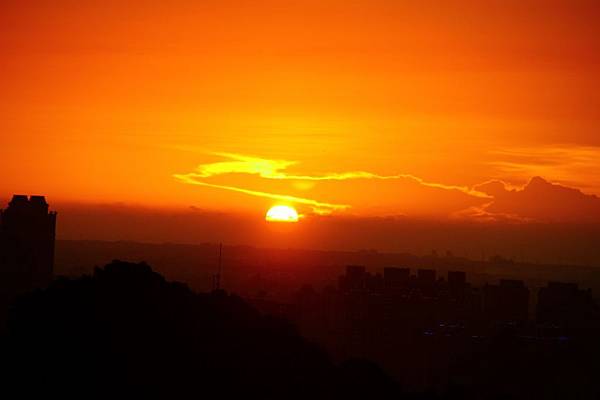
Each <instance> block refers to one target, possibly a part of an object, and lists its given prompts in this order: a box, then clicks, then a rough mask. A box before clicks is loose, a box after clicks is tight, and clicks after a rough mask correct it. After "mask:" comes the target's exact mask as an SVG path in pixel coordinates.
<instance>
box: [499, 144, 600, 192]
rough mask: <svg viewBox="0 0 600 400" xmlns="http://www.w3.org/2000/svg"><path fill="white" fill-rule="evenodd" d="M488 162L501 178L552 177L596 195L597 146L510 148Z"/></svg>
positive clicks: (599, 183) (599, 187)
mask: <svg viewBox="0 0 600 400" xmlns="http://www.w3.org/2000/svg"><path fill="white" fill-rule="evenodd" d="M491 154H492V155H493V156H494V157H496V158H497V159H496V160H494V161H491V162H489V163H488V164H490V165H491V166H492V167H494V169H495V170H496V171H497V175H498V176H499V177H502V178H503V179H510V180H520V181H526V180H528V179H529V178H531V177H532V176H545V177H552V179H553V180H554V181H556V182H559V183H562V184H564V185H567V186H575V187H579V188H585V189H586V190H587V191H589V192H592V193H596V194H600V147H594V146H577V145H568V144H565V145H553V146H536V147H513V148H507V149H501V150H497V151H493V152H492V153H491Z"/></svg>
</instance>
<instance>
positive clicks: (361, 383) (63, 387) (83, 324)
mask: <svg viewBox="0 0 600 400" xmlns="http://www.w3.org/2000/svg"><path fill="white" fill-rule="evenodd" d="M4 339H5V340H4V341H3V342H4V352H3V353H4V354H5V357H3V360H4V366H5V369H6V371H5V372H4V374H3V376H4V377H5V378H7V379H6V385H5V386H4V387H5V388H6V390H9V389H11V390H18V392H17V393H21V396H20V397H27V396H29V395H34V394H43V395H44V396H49V395H59V396H62V397H65V396H77V397H80V398H86V397H105V396H111V397H115V396H116V397H122V396H135V397H136V398H169V399H172V398H183V397H186V398H190V397H198V398H199V397H206V396H213V395H219V397H222V398H234V397H235V398H254V397H257V396H259V398H277V399H284V398H285V399H290V398H292V399H293V398H298V399H300V398H349V397H351V398H356V397H362V398H367V397H368V398H398V396H399V395H400V390H399V388H398V386H397V385H396V384H395V382H394V381H393V380H391V379H390V378H388V377H387V376H386V375H385V374H384V373H383V372H382V371H381V370H379V369H378V368H377V367H375V366H374V365H372V364H370V363H368V362H365V361H357V360H355V361H349V362H347V363H345V364H343V365H341V366H336V365H335V364H333V363H332V362H331V361H330V360H329V359H328V357H327V356H326V354H325V353H324V352H323V351H321V350H320V348H318V347H316V346H315V345H313V344H311V343H309V342H308V341H306V340H304V339H303V338H302V337H301V336H299V334H298V333H297V332H296V330H295V328H294V327H293V326H292V325H290V324H289V323H287V322H285V321H283V320H281V319H277V318H274V317H270V316H265V315H262V314H260V313H258V312H257V311H256V310H255V309H253V308H252V307H251V306H249V305H248V304H247V303H245V302H244V301H243V300H242V299H240V298H239V297H237V296H234V295H229V294H227V293H225V292H223V291H216V292H213V293H194V292H192V291H191V290H190V289H188V288H187V286H185V285H183V284H180V283H172V282H167V281H166V280H165V279H164V278H163V277H162V276H161V275H159V274H157V273H155V272H153V271H152V269H151V268H150V267H149V266H148V265H147V264H145V263H140V264H133V263H126V262H121V261H113V262H112V263H110V264H108V265H106V266H105V267H104V268H102V269H100V268H96V269H95V271H94V273H93V275H92V276H83V277H81V278H78V279H66V278H59V279H57V280H55V282H54V283H53V284H52V285H51V286H50V287H49V288H48V289H45V290H38V291H36V292H34V293H32V294H30V295H28V296H25V297H23V298H21V299H20V300H18V301H17V302H16V303H15V305H14V307H13V308H12V310H11V313H10V317H9V321H8V333H7V335H6V337H5V338H4Z"/></svg>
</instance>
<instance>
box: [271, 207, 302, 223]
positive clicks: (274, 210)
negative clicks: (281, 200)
mask: <svg viewBox="0 0 600 400" xmlns="http://www.w3.org/2000/svg"><path fill="white" fill-rule="evenodd" d="M265 219H266V220H267V221H273V222H298V212H296V210H295V209H294V208H293V207H290V206H281V205H280V206H273V207H271V208H270V209H269V211H267V215H266V216H265Z"/></svg>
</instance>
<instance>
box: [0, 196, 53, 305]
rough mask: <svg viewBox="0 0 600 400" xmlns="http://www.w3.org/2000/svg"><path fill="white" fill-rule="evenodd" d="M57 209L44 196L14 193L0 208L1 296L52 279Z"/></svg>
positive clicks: (27, 288) (12, 293)
mask: <svg viewBox="0 0 600 400" xmlns="http://www.w3.org/2000/svg"><path fill="white" fill-rule="evenodd" d="M55 229H56V212H54V211H48V203H46V199H45V198H44V196H31V197H29V198H28V197H27V196H25V195H14V196H13V198H12V200H11V201H10V203H9V204H8V207H7V208H6V209H4V210H0V295H2V297H4V298H5V299H6V298H10V297H11V296H14V295H16V294H19V293H23V292H27V291H29V290H32V289H35V288H39V287H43V286H46V285H48V284H49V283H50V282H51V281H52V275H53V268H54V241H55Z"/></svg>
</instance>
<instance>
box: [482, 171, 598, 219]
mask: <svg viewBox="0 0 600 400" xmlns="http://www.w3.org/2000/svg"><path fill="white" fill-rule="evenodd" d="M474 189H475V190H477V191H481V192H483V193H487V194H488V195H490V196H492V197H493V199H494V200H493V201H492V202H490V203H489V204H487V205H485V206H484V207H482V213H483V214H482V216H483V217H489V218H493V217H498V218H512V219H518V220H522V221H531V220H536V221H544V222H594V223H597V222H600V198H599V197H598V196H595V195H589V194H585V193H583V192H582V191H581V190H579V189H574V188H570V187H566V186H563V185H560V184H556V183H550V182H548V181H547V180H545V179H543V178H541V177H534V178H532V179H531V180H530V181H529V182H528V183H527V184H526V185H525V186H523V187H522V188H511V187H510V186H509V185H507V184H505V183H504V182H502V181H498V180H494V181H489V182H486V183H483V184H481V185H477V186H475V188H474Z"/></svg>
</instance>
